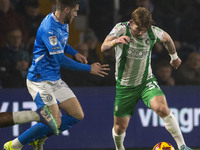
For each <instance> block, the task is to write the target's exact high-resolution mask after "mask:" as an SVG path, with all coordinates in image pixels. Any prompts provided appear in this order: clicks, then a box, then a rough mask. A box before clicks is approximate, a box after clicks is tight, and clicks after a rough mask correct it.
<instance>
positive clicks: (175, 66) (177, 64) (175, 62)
mask: <svg viewBox="0 0 200 150" xmlns="http://www.w3.org/2000/svg"><path fill="white" fill-rule="evenodd" d="M181 62H182V61H181V59H180V58H177V59H176V60H171V61H170V64H171V65H172V67H173V68H174V69H178V67H179V66H180V65H181Z"/></svg>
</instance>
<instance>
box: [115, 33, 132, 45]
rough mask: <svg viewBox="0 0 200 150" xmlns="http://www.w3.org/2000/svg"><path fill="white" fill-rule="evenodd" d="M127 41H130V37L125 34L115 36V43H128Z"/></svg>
mask: <svg viewBox="0 0 200 150" xmlns="http://www.w3.org/2000/svg"><path fill="white" fill-rule="evenodd" d="M129 42H130V37H128V36H125V35H124V36H120V37H119V38H117V39H116V40H115V43H116V44H119V43H122V44H126V45H128V43H129Z"/></svg>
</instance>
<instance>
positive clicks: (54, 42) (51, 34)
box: [42, 30, 64, 55]
mask: <svg viewBox="0 0 200 150" xmlns="http://www.w3.org/2000/svg"><path fill="white" fill-rule="evenodd" d="M58 39H59V34H58V33H57V32H55V31H53V30H50V31H47V32H44V33H43V36H42V40H43V42H44V44H45V46H46V47H47V49H48V51H49V54H50V55H54V54H60V53H64V48H63V47H62V45H61V43H60V41H59V40H58Z"/></svg>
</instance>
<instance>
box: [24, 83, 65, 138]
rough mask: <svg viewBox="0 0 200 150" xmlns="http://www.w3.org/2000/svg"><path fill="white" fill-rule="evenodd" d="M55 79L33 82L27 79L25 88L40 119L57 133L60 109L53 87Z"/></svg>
mask: <svg viewBox="0 0 200 150" xmlns="http://www.w3.org/2000/svg"><path fill="white" fill-rule="evenodd" d="M56 83H57V81H54V82H53V81H52V82H51V81H42V82H33V81H30V80H27V88H28V91H29V93H30V95H31V96H32V98H33V100H34V102H35V103H36V105H37V108H38V110H37V113H38V114H39V116H40V118H41V119H42V121H43V122H44V123H45V124H47V125H48V126H49V127H50V128H51V129H52V130H53V131H54V134H56V135H58V134H59V127H60V124H61V118H60V110H59V107H58V104H57V101H56V97H55V94H54V91H53V87H54V86H55V84H56Z"/></svg>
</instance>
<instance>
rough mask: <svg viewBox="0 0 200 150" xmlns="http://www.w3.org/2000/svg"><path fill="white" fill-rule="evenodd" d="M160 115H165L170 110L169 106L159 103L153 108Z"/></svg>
mask: <svg viewBox="0 0 200 150" xmlns="http://www.w3.org/2000/svg"><path fill="white" fill-rule="evenodd" d="M154 111H155V112H156V113H157V114H158V115H159V116H160V117H164V116H167V115H168V114H169V112H170V110H169V107H168V106H167V105H166V104H160V105H158V106H157V107H156V109H155V110H154Z"/></svg>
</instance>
